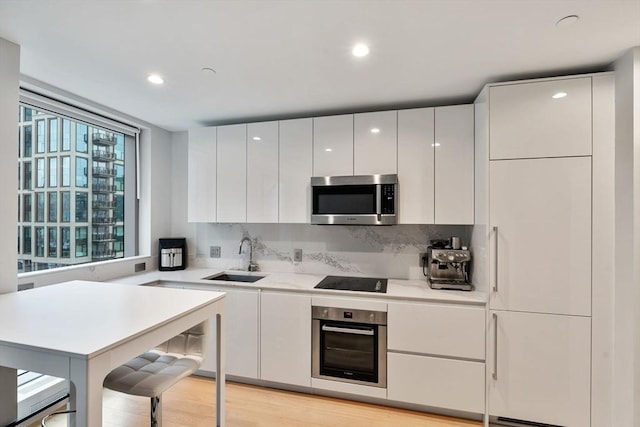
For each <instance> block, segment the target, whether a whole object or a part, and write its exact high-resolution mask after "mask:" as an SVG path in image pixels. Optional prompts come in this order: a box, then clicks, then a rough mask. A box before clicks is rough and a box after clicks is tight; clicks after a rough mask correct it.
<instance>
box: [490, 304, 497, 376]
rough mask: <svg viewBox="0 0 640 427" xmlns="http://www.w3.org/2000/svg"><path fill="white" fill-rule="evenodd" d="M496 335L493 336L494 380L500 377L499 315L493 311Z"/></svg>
mask: <svg viewBox="0 0 640 427" xmlns="http://www.w3.org/2000/svg"><path fill="white" fill-rule="evenodd" d="M493 322H494V325H493V327H494V331H493V332H494V337H493V374H491V376H492V377H493V379H494V380H497V379H498V315H497V314H496V313H493Z"/></svg>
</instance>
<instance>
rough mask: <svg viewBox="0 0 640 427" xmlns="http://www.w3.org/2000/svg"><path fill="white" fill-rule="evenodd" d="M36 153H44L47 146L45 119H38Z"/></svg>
mask: <svg viewBox="0 0 640 427" xmlns="http://www.w3.org/2000/svg"><path fill="white" fill-rule="evenodd" d="M36 131H37V133H36V153H44V148H45V147H46V143H45V139H44V137H45V135H44V120H36Z"/></svg>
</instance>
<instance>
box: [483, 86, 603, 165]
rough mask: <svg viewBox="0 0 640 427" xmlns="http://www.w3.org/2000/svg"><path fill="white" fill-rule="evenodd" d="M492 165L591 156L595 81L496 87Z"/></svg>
mask: <svg viewBox="0 0 640 427" xmlns="http://www.w3.org/2000/svg"><path fill="white" fill-rule="evenodd" d="M489 110H490V111H491V124H490V130H489V132H490V141H491V143H490V146H489V155H490V159H491V160H499V159H518V158H534V157H564V156H586V155H591V77H580V78H567V79H556V80H553V81H542V82H529V83H517V84H508V85H504V86H493V87H491V88H490V91H489Z"/></svg>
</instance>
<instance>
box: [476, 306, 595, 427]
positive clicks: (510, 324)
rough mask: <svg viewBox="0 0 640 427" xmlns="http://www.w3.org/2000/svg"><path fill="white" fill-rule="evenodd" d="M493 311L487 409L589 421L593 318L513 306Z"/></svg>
mask: <svg viewBox="0 0 640 427" xmlns="http://www.w3.org/2000/svg"><path fill="white" fill-rule="evenodd" d="M491 314H492V319H491V323H490V325H491V326H490V335H491V336H490V343H491V344H490V346H489V348H490V349H491V350H490V351H489V354H490V356H489V360H487V362H488V363H489V371H490V372H491V375H490V377H489V378H488V381H489V415H491V416H500V417H505V418H512V419H516V420H524V421H529V422H535V423H544V424H551V425H561V426H567V427H588V426H589V425H590V422H591V421H590V417H591V413H590V410H589V407H590V396H591V378H590V366H591V357H590V349H591V319H590V318H588V317H579V316H560V315H548V314H537V313H522V312H511V311H492V312H491ZM493 316H497V317H493ZM496 332H497V336H496ZM496 339H497V341H496ZM496 355H497V360H496ZM494 375H495V377H494Z"/></svg>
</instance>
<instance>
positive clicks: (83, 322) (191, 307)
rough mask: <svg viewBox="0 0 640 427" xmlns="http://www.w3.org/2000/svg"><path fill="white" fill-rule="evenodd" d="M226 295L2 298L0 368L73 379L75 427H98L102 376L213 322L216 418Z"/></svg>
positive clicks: (54, 293)
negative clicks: (184, 333)
mask: <svg viewBox="0 0 640 427" xmlns="http://www.w3.org/2000/svg"><path fill="white" fill-rule="evenodd" d="M224 296H225V294H224V292H210V291H194V290H184V289H169V288H157V287H146V286H131V285H122V284H117V283H100V282H86V281H73V282H66V283H61V284H57V285H51V286H45V287H41V288H36V289H31V290H28V291H23V292H14V293H10V294H4V295H0V366H5V367H8V368H15V369H27V370H31V371H35V372H40V373H43V374H48V375H53V376H56V377H61V378H67V379H69V380H70V381H71V396H70V404H71V409H75V410H76V411H77V412H76V415H75V421H72V425H74V423H75V425H77V426H78V427H99V426H101V425H102V390H103V389H102V383H103V381H104V378H105V377H106V375H107V374H108V373H109V372H110V371H111V370H112V369H114V368H115V367H117V366H119V365H121V364H123V363H124V362H126V361H128V360H129V359H131V358H133V357H135V356H137V355H138V354H140V353H143V352H144V351H146V350H148V349H150V348H152V347H154V346H156V345H158V344H160V343H161V342H164V341H166V340H167V339H169V338H171V337H173V336H175V335H177V334H179V333H181V332H183V331H185V330H187V329H189V328H190V327H192V326H194V325H196V324H198V323H200V322H203V321H206V320H208V319H209V318H210V317H212V316H216V319H217V322H216V325H217V327H216V329H217V331H216V332H217V338H216V349H215V351H216V356H217V381H216V415H217V425H218V426H221V427H222V426H224V425H225V414H224V382H225V375H224V372H225V371H224V328H223V322H222V318H223V314H224Z"/></svg>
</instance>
